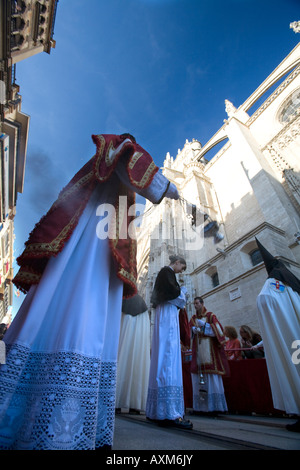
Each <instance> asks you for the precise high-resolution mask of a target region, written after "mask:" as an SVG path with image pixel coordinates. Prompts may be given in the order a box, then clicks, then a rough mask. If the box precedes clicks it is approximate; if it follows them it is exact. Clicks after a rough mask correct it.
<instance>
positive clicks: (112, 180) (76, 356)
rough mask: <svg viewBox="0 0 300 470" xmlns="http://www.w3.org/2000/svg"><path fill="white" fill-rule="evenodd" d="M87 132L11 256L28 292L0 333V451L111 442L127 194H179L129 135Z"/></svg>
mask: <svg viewBox="0 0 300 470" xmlns="http://www.w3.org/2000/svg"><path fill="white" fill-rule="evenodd" d="M93 140H94V142H95V144H96V147H97V151H96V154H95V156H94V157H92V158H91V159H90V160H89V161H88V162H87V163H86V164H85V165H84V167H83V168H82V169H81V170H79V172H78V173H76V175H75V176H74V177H73V178H72V180H71V181H70V183H69V184H68V185H67V186H66V187H65V188H64V189H63V190H62V191H61V193H60V195H59V197H58V199H57V201H55V202H54V204H53V205H52V206H51V208H50V210H49V211H48V213H47V214H46V215H45V216H44V217H43V218H42V219H41V220H40V222H39V223H38V224H37V225H36V227H35V228H34V230H33V232H32V233H31V234H30V237H29V240H28V241H27V242H26V245H25V250H24V252H23V253H22V255H21V256H20V257H19V258H18V263H19V265H20V270H19V272H18V273H17V275H16V277H15V279H14V283H15V284H16V286H17V287H18V288H19V289H22V290H23V291H24V292H28V293H27V296H26V298H25V300H24V302H23V304H22V306H21V308H20V310H19V312H18V314H17V316H16V318H15V319H14V321H13V322H12V324H11V326H10V328H9V329H8V331H7V333H6V334H5V336H4V341H5V343H6V350H7V357H6V364H4V365H2V366H1V370H0V448H1V449H17V450H22V449H28V450H44V449H46V450H93V449H103V448H106V447H111V446H112V443H113V433H114V419H115V391H116V367H117V354H118V343H119V331H120V322H121V307H122V296H123V295H124V296H125V297H130V296H133V295H134V294H136V240H135V239H134V238H133V237H131V236H130V234H129V229H130V225H131V224H134V223H135V213H134V214H133V215H132V213H131V215H130V214H129V208H131V210H132V205H133V203H134V200H135V199H134V196H135V192H138V193H139V194H141V195H142V196H144V197H146V198H147V199H149V200H150V201H151V202H153V203H158V202H160V200H161V199H162V198H163V197H164V196H167V197H171V198H174V199H177V198H178V197H179V196H178V192H177V190H176V187H175V186H174V185H172V184H170V183H169V181H168V180H167V179H166V178H165V177H164V176H163V175H162V174H160V173H158V168H157V167H156V166H155V164H154V162H153V160H152V157H151V156H150V155H149V154H148V153H147V152H146V151H145V150H144V149H143V148H142V147H140V146H139V145H138V144H137V143H136V141H135V139H134V137H132V136H131V135H129V134H123V135H121V136H119V135H114V134H102V135H94V136H93ZM49 184H51V182H50V181H49ZM133 212H134V211H133Z"/></svg>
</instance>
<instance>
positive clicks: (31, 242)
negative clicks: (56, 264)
mask: <svg viewBox="0 0 300 470" xmlns="http://www.w3.org/2000/svg"><path fill="white" fill-rule="evenodd" d="M92 138H93V141H94V143H95V144H96V148H97V151H96V154H95V155H94V156H93V157H92V158H91V159H90V160H89V161H88V162H87V163H86V164H85V165H84V166H83V167H82V168H81V170H79V171H78V173H76V175H75V176H74V177H73V178H72V179H71V181H70V182H69V183H68V184H67V186H66V187H65V188H63V189H62V191H61V192H60V194H59V196H58V199H57V200H56V201H55V202H54V203H53V205H52V206H51V208H50V209H49V211H48V212H47V214H46V215H44V216H43V217H42V218H41V220H40V221H39V222H38V223H37V224H36V226H35V228H34V229H33V231H32V232H31V234H30V235H29V239H28V241H27V242H26V243H25V249H24V251H23V253H22V254H21V256H19V257H18V258H17V262H18V264H19V266H20V269H19V272H18V273H17V275H16V276H15V278H14V279H13V282H14V284H15V285H16V286H17V288H18V289H20V290H21V291H22V292H24V293H26V292H28V290H29V288H30V287H31V286H32V285H33V284H38V283H39V281H40V279H41V277H42V274H43V271H44V269H45V267H46V264H47V262H48V260H49V258H51V257H52V256H57V255H58V253H60V252H61V251H62V249H63V247H64V245H65V243H66V241H67V240H68V239H69V238H70V236H71V234H72V232H73V230H74V228H75V227H76V225H77V223H78V221H79V218H80V216H81V214H82V212H83V210H84V209H85V207H86V204H87V202H88V200H89V198H90V196H91V194H92V192H93V189H94V188H95V186H96V184H99V183H104V182H106V181H108V180H109V178H110V176H111V174H112V172H113V171H114V169H115V167H116V165H117V163H118V160H119V158H126V157H128V163H127V172H128V176H129V179H130V182H131V184H132V185H133V186H134V187H135V188H137V189H144V188H147V187H148V186H149V185H150V183H151V181H152V179H153V177H154V175H155V174H156V172H157V171H158V167H157V166H156V165H155V164H154V162H153V160H152V157H151V156H150V155H149V153H148V152H146V151H145V150H144V149H143V148H142V147H141V146H140V145H138V144H137V143H136V141H135V139H134V137H132V136H131V135H129V134H123V135H121V136H120V135H113V134H101V135H92ZM121 195H126V196H127V197H128V207H130V206H131V205H132V204H133V203H134V201H135V193H134V192H133V191H131V190H129V189H128V188H125V186H124V185H122V184H120V187H119V188H116V201H115V208H116V214H117V216H116V221H117V227H116V237H115V238H114V239H109V243H110V249H111V252H112V255H113V257H114V258H115V260H116V262H117V275H118V277H119V278H120V279H121V280H122V281H123V282H124V294H123V295H124V297H131V296H132V295H134V294H135V293H136V292H137V289H136V278H137V268H136V240H135V239H133V238H130V237H129V236H128V235H127V238H126V239H124V238H119V236H118V235H119V232H120V230H121V226H122V224H123V223H125V224H127V227H128V225H129V223H130V222H131V221H132V220H133V219H134V216H129V215H128V213H126V214H125V213H123V214H119V209H120V208H119V205H118V201H119V196H121ZM119 221H121V223H120V226H119ZM126 233H127V232H126ZM99 262H101V260H99Z"/></svg>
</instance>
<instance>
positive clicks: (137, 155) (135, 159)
mask: <svg viewBox="0 0 300 470" xmlns="http://www.w3.org/2000/svg"><path fill="white" fill-rule="evenodd" d="M142 155H143V153H142V152H135V153H134V154H133V155H132V157H131V160H130V163H129V168H130V169H131V170H132V168H133V167H134V165H135V164H136V163H137V162H138V161H139V159H140V158H141V156H142Z"/></svg>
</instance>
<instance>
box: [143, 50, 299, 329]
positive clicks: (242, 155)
mask: <svg viewBox="0 0 300 470" xmlns="http://www.w3.org/2000/svg"><path fill="white" fill-rule="evenodd" d="M275 83H277V88H276V89H275V90H273V91H270V90H272V89H274V85H275ZM262 97H264V98H265V101H264V102H263V103H262V104H261V105H260V107H258V109H256V110H255V111H254V112H253V113H252V114H251V113H250V108H252V106H253V105H254V104H255V103H257V102H258V100H260V102H261V100H262ZM225 110H226V113H227V119H225V120H224V124H223V126H222V127H221V128H220V129H219V130H218V131H217V132H216V133H215V134H214V136H213V137H212V138H211V139H210V140H209V142H207V143H206V144H205V145H204V146H202V145H201V144H200V142H199V141H198V140H193V141H192V142H188V141H186V142H185V144H184V147H183V149H182V150H179V151H178V154H177V156H176V157H175V158H173V157H171V156H170V155H169V154H167V155H166V158H165V161H164V167H163V170H162V171H163V174H164V175H165V176H166V177H167V178H168V179H169V180H170V181H172V182H173V183H175V185H176V186H177V188H178V190H179V193H180V199H179V200H178V201H174V200H170V199H164V200H163V201H162V203H161V204H160V205H157V206H154V205H152V204H150V203H148V202H147V204H146V208H145V213H144V217H143V221H142V224H141V227H140V228H139V229H138V273H139V291H140V294H141V295H142V296H143V297H144V299H145V301H146V303H147V305H148V306H149V311H150V312H151V304H150V295H151V292H152V289H153V285H154V282H155V278H156V276H157V274H158V272H159V270H160V269H161V267H163V266H165V265H167V264H169V256H170V255H171V254H180V255H182V256H183V257H184V258H185V259H186V261H187V270H186V271H185V273H183V274H180V275H179V281H180V282H181V283H182V284H183V285H185V286H186V287H187V290H188V304H187V312H188V315H189V316H191V315H192V314H193V313H194V307H193V299H194V297H195V296H202V297H203V298H204V303H205V306H206V307H207V309H208V310H211V311H213V312H214V313H215V314H216V315H217V316H218V318H219V320H220V321H221V323H222V324H223V326H226V325H232V326H234V327H235V328H237V330H238V331H239V327H240V326H241V325H242V324H246V325H249V326H250V327H251V328H253V329H254V330H258V321H257V314H256V297H257V295H258V294H259V292H260V290H261V287H262V286H263V284H264V281H265V279H266V277H267V272H266V270H265V267H264V264H263V262H262V260H261V257H260V254H259V251H258V249H257V245H256V240H255V239H256V238H257V239H258V240H259V241H260V242H261V243H262V244H263V245H264V246H265V247H266V248H267V249H268V250H269V251H270V252H271V253H272V254H273V255H274V256H275V257H277V258H278V259H281V260H282V261H283V262H285V263H286V265H287V266H288V268H289V269H290V270H291V271H293V272H294V274H295V275H296V276H298V277H300V217H299V214H300V43H299V44H298V45H297V46H296V47H295V48H294V49H293V50H292V51H291V53H290V54H289V55H288V56H287V57H286V58H285V59H284V60H283V62H282V63H281V64H279V65H278V67H277V68H276V69H275V70H274V71H273V72H272V73H271V75H270V76H269V77H267V78H266V80H265V81H264V82H263V83H262V84H261V85H260V86H259V88H258V89H257V90H256V91H255V92H254V93H253V94H252V95H251V96H250V97H249V98H248V99H247V100H246V101H245V103H243V104H242V105H241V106H239V107H238V108H236V107H235V106H234V104H233V103H231V102H229V101H228V100H225ZM199 132H200V131H199ZM220 142H222V143H223V144H224V145H223V146H222V147H221V149H220V150H218V151H217V152H216V154H215V155H214V156H213V158H211V159H210V160H208V159H207V153H208V151H210V153H211V151H212V149H213V148H214V147H216V146H217V145H218V146H220ZM193 206H194V207H193ZM195 207H196V208H197V210H196V212H195ZM195 214H196V217H195ZM193 216H194V218H193ZM213 221H215V222H216V223H217V227H218V229H219V234H220V235H221V237H220V238H221V240H216V238H215V237H214V236H213V232H212V231H210V230H209V228H210V226H212V227H213V228H215V226H216V224H215V225H214V224H213V223H212V222H213ZM209 224H210V225H209ZM152 314H153V312H152Z"/></svg>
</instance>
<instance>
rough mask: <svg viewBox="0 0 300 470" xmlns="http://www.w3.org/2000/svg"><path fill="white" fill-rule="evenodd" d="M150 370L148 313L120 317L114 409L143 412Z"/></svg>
mask: <svg viewBox="0 0 300 470" xmlns="http://www.w3.org/2000/svg"><path fill="white" fill-rule="evenodd" d="M149 370H150V319H149V313H148V311H146V312H143V313H141V314H139V315H136V316H131V315H125V314H123V315H122V321H121V330H120V342H119V352H118V372H117V391H116V408H134V409H135V410H139V411H145V409H146V400H147V392H148V382H149Z"/></svg>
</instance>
